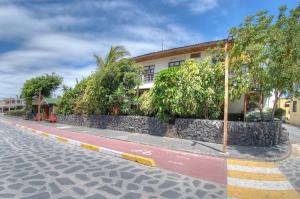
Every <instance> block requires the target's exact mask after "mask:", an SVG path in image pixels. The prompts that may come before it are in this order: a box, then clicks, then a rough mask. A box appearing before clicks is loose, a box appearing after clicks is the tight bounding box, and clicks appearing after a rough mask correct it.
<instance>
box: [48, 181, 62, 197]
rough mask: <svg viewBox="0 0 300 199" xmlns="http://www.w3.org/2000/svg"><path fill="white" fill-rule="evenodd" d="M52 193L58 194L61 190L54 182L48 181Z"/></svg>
mask: <svg viewBox="0 0 300 199" xmlns="http://www.w3.org/2000/svg"><path fill="white" fill-rule="evenodd" d="M49 187H50V189H51V193H52V194H58V193H60V192H61V190H60V188H59V187H58V186H57V185H56V184H55V183H49Z"/></svg>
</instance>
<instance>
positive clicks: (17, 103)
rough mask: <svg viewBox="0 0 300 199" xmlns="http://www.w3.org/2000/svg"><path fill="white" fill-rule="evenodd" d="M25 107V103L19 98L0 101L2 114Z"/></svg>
mask: <svg viewBox="0 0 300 199" xmlns="http://www.w3.org/2000/svg"><path fill="white" fill-rule="evenodd" d="M24 107H25V101H24V100H22V99H18V98H4V99H2V100H0V113H5V112H7V111H10V110H19V109H23V108H24Z"/></svg>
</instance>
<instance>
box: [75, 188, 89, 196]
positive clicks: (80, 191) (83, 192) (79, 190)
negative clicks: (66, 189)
mask: <svg viewBox="0 0 300 199" xmlns="http://www.w3.org/2000/svg"><path fill="white" fill-rule="evenodd" d="M72 190H73V191H74V192H76V193H77V194H78V195H81V196H82V195H85V194H86V192H85V191H84V190H83V189H81V188H80V187H72Z"/></svg>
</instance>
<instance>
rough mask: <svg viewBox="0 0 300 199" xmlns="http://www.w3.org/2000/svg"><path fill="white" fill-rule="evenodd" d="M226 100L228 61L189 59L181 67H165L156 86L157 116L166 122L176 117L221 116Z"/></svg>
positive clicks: (154, 98)
mask: <svg viewBox="0 0 300 199" xmlns="http://www.w3.org/2000/svg"><path fill="white" fill-rule="evenodd" d="M223 102H224V65H223V63H222V62H217V63H214V64H213V63H212V62H211V60H210V59H209V58H208V59H206V60H203V61H201V62H198V61H196V60H186V61H185V62H184V63H183V64H182V65H181V66H180V67H176V68H169V69H166V70H163V71H161V72H160V73H159V74H158V75H157V77H156V80H155V84H154V88H153V104H154V108H155V113H156V116H157V117H158V118H159V119H161V120H163V121H166V122H170V121H173V120H174V119H175V117H177V116H179V117H193V118H205V119H217V118H219V117H220V115H221V113H222V107H223Z"/></svg>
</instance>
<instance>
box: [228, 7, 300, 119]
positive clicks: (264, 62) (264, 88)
mask: <svg viewBox="0 0 300 199" xmlns="http://www.w3.org/2000/svg"><path fill="white" fill-rule="evenodd" d="M286 9H287V8H286V7H285V6H282V7H280V9H279V15H278V17H277V18H276V19H275V17H274V16H273V15H268V13H267V12H266V11H260V12H258V13H257V14H256V15H255V16H249V17H247V18H246V19H245V22H244V23H243V24H241V25H240V26H239V27H235V28H232V29H231V30H230V34H231V36H232V37H233V38H234V46H233V48H232V50H231V55H230V56H231V60H232V62H231V67H232V68H234V70H235V72H236V73H239V74H240V76H239V77H241V79H243V80H244V81H241V83H242V84H241V85H243V87H244V88H245V90H246V91H248V92H249V91H255V92H257V93H258V94H259V96H260V98H259V109H260V112H261V117H262V119H263V114H262V113H263V108H264V107H263V99H264V97H268V96H270V95H271V93H272V92H273V93H274V94H275V102H274V106H273V110H272V118H273V117H274V114H275V110H276V104H277V101H278V99H279V98H280V97H281V96H283V95H284V94H285V93H286V92H289V93H292V94H294V95H297V94H298V93H299V86H300V64H299V60H300V46H299V43H300V36H299V34H300V25H299V23H300V22H299V21H300V4H299V6H298V7H297V8H296V9H292V10H291V11H290V14H289V15H287V14H286Z"/></svg>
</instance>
